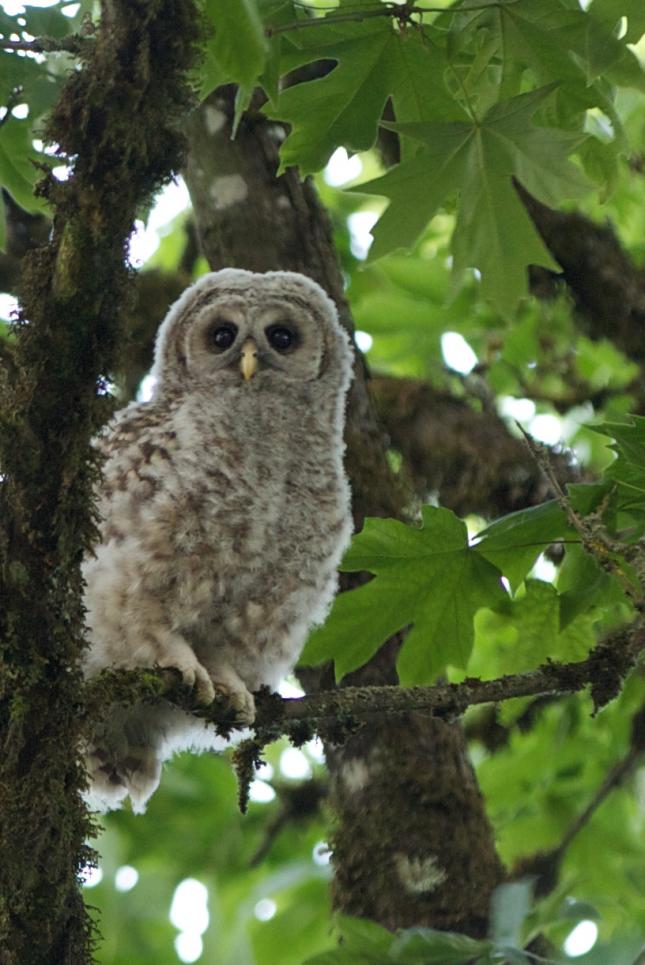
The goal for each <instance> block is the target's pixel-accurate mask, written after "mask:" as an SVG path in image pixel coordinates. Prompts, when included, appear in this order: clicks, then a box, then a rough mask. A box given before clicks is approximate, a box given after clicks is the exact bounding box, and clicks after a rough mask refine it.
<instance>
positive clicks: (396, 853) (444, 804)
mask: <svg viewBox="0 0 645 965" xmlns="http://www.w3.org/2000/svg"><path fill="white" fill-rule="evenodd" d="M232 103H233V92H232V91H230V90H228V89H225V88H223V89H221V90H220V91H218V92H216V93H215V94H214V95H212V96H211V98H210V99H209V101H208V102H207V103H206V104H204V105H203V106H202V107H201V108H200V110H199V111H197V112H196V113H195V114H194V115H193V116H192V119H191V121H190V124H189V131H188V134H189V154H188V164H187V168H186V172H185V173H186V179H187V182H188V187H189V190H190V193H191V198H192V202H193V208H194V211H195V218H196V222H197V228H198V232H199V235H200V238H201V243H202V247H203V250H204V254H205V255H206V258H207V260H208V261H209V263H210V265H211V267H212V268H213V269H217V268H221V267H224V266H234V267H239V268H248V269H251V270H256V271H266V270H269V269H291V270H295V271H301V272H303V273H304V274H307V275H310V276H311V277H313V278H315V280H316V281H318V282H319V283H320V284H321V285H322V286H323V287H324V288H325V289H326V290H327V291H328V292H329V293H330V294H331V295H332V297H333V298H334V300H335V301H336V303H337V305H338V307H339V311H340V315H341V318H342V321H343V324H345V325H346V326H347V327H348V329H350V331H351V329H352V322H351V317H350V314H349V309H348V306H347V302H346V299H345V297H344V294H343V284H342V276H341V273H340V269H339V265H338V261H337V258H336V255H335V251H334V247H333V241H332V233H331V226H330V223H329V220H328V218H327V215H326V213H325V211H324V209H323V208H322V207H321V205H320V203H319V201H318V199H317V196H316V193H315V190H314V188H313V185H312V184H311V182H310V181H305V182H302V181H300V180H299V178H298V177H297V174H296V172H295V171H294V170H289V171H287V172H286V173H285V174H284V175H283V176H282V177H280V178H276V170H277V163H278V157H277V153H278V145H279V142H280V138H281V136H282V133H283V132H282V129H281V128H280V127H277V126H276V125H274V124H271V123H269V122H267V121H266V120H264V119H263V118H262V117H255V116H253V115H251V116H248V117H246V118H245V119H243V121H242V123H241V125H240V128H239V130H238V133H237V137H236V138H235V140H233V141H231V139H230V119H231V114H232ZM346 438H347V444H348V451H347V465H348V470H349V473H350V476H351V480H352V489H353V496H354V514H355V519H356V525H357V527H360V526H361V524H362V520H363V518H364V517H365V516H366V515H371V516H401V515H403V514H404V512H405V506H406V503H407V500H408V494H407V493H406V492H405V491H404V490H403V489H402V487H401V485H400V483H399V481H398V480H397V479H396V477H393V476H392V474H391V472H390V470H389V468H388V463H387V459H386V453H385V441H384V438H383V434H382V432H381V430H380V428H379V426H378V423H377V421H376V419H375V417H374V415H373V411H372V407H371V403H370V398H369V393H368V387H367V376H366V370H365V366H364V364H363V362H362V360H361V359H360V358H359V359H358V362H357V366H356V378H355V381H354V385H353V388H352V392H351V397H350V402H349V409H348V426H347V434H346ZM399 643H400V641H398V640H392V641H390V643H389V644H388V645H386V646H385V647H384V648H383V650H382V651H381V652H380V653H379V654H378V655H377V656H376V657H375V658H374V660H372V661H371V662H370V664H368V665H367V666H366V667H365V668H363V669H362V670H360V671H358V672H357V673H355V674H353V675H352V676H351V680H350V681H349V682H351V683H354V684H361V685H367V684H396V672H395V667H394V662H395V658H396V653H397V649H398V645H399ZM303 679H306V681H307V684H308V686H310V687H311V688H314V689H315V688H316V687H319V686H321V685H323V684H324V685H325V686H329V685H331V680H330V679H329V676H328V675H322V676H321V675H320V674H317V673H311V672H308V673H307V674H305V675H303ZM327 759H328V765H329V771H330V778H331V795H330V809H331V812H332V821H333V830H332V839H331V844H332V848H333V864H334V871H335V877H334V885H333V899H334V905H335V907H336V908H337V909H338V910H340V911H342V912H344V913H346V914H351V915H357V916H362V917H366V918H370V919H372V920H374V921H377V922H380V923H381V924H383V925H385V926H387V927H389V928H393V929H394V928H397V927H405V926H412V925H427V926H432V927H437V928H443V929H455V930H462V931H465V932H468V933H469V934H471V935H474V936H481V935H482V934H484V933H485V932H486V929H487V924H488V907H489V900H490V895H491V892H492V891H493V889H494V888H495V887H496V886H497V885H498V884H499V883H500V881H501V880H502V877H503V869H502V867H501V864H500V862H499V859H498V857H497V855H496V852H495V849H494V845H493V840H492V833H491V828H490V825H489V823H488V820H487V817H486V813H485V810H484V804H483V800H482V797H481V794H480V792H479V788H478V786H477V783H476V779H475V776H474V773H473V770H472V767H471V765H470V763H469V762H468V759H467V756H466V748H465V741H464V738H463V735H462V731H461V729H460V727H459V726H457V725H452V724H447V723H443V722H442V721H440V720H435V719H431V718H428V717H425V716H423V715H419V714H410V715H408V716H405V717H401V718H395V719H389V720H382V721H374V720H373V721H372V722H371V723H370V724H369V727H364V728H363V729H362V730H360V731H359V732H358V733H357V734H356V735H355V736H354V737H353V738H352V739H350V740H349V741H347V742H346V743H345V744H344V745H343V746H342V747H335V748H333V747H328V748H327Z"/></svg>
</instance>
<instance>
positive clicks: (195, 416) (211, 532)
mask: <svg viewBox="0 0 645 965" xmlns="http://www.w3.org/2000/svg"><path fill="white" fill-rule="evenodd" d="M351 359H352V352H351V348H350V344H349V340H348V338H347V335H346V334H345V333H344V332H343V330H342V329H341V327H340V325H339V323H338V319H337V316H336V310H335V307H334V305H333V303H332V302H331V301H330V299H329V298H328V297H327V295H325V293H324V292H323V291H322V289H321V288H320V287H319V286H318V285H316V284H315V283H314V282H313V281H311V280H310V279H308V278H306V277H304V276H303V275H298V274H295V273H293V272H268V273H267V274H255V273H252V272H248V271H241V270H237V269H225V270H224V271H220V272H214V273H212V274H209V275H205V276H204V277H202V278H200V279H199V281H198V282H197V283H196V284H195V285H193V286H192V287H191V288H189V289H188V290H187V291H186V292H184V294H183V295H182V296H181V298H180V299H179V300H178V301H177V302H176V303H175V305H174V306H173V307H172V308H171V309H170V311H169V313H168V315H167V317H166V319H165V321H164V322H163V324H162V326H161V328H160V330H159V334H158V336H157V346H156V355H155V368H154V374H155V375H156V377H157V383H156V387H155V390H154V395H153V398H152V400H151V401H150V402H149V403H145V404H144V403H134V404H132V405H130V406H128V407H127V408H126V409H124V410H123V411H122V412H121V413H118V414H117V416H116V417H115V419H114V420H113V421H112V423H111V424H110V425H109V426H108V429H107V431H106V433H105V434H104V435H103V436H102V437H101V439H100V440H99V445H100V447H101V449H102V451H103V452H104V454H105V456H106V462H105V467H104V475H105V479H104V483H103V486H102V489H101V492H100V503H99V509H100V512H101V515H102V518H103V523H102V530H101V535H102V541H101V543H100V544H99V545H98V547H97V548H96V552H95V555H94V556H93V557H91V558H88V559H87V560H86V562H85V566H84V574H85V579H86V581H87V591H86V597H85V602H86V606H87V611H88V612H87V622H88V627H89V631H90V633H89V636H90V647H89V650H88V653H87V657H86V672H87V674H88V675H92V674H95V673H98V672H99V671H100V670H101V669H103V668H104V667H130V668H133V667H151V666H161V667H166V666H169V667H177V668H179V670H180V671H181V673H182V675H183V677H184V680H185V681H186V682H187V683H189V684H190V685H191V686H194V687H195V690H196V694H197V696H198V697H199V699H200V700H201V701H202V702H205V703H206V702H209V701H210V700H211V699H212V697H213V695H214V693H215V691H219V692H223V693H225V694H226V695H227V696H228V698H229V699H230V701H231V703H232V705H233V706H234V707H235V709H236V711H237V714H238V720H239V722H240V724H244V723H250V722H251V721H252V720H253V716H254V704H253V697H252V692H253V691H254V690H257V689H258V688H259V687H260V686H262V685H266V686H269V687H275V686H276V685H277V684H278V682H279V680H280V679H281V678H282V677H283V676H284V675H285V674H286V673H288V672H289V670H291V669H292V667H293V666H294V664H295V662H296V660H297V658H298V655H299V653H300V650H301V649H302V646H303V644H304V641H305V638H306V635H307V632H308V630H309V628H310V627H311V626H312V624H314V623H317V622H321V621H322V620H323V619H324V617H325V615H326V613H327V610H328V608H329V605H330V604H331V600H332V598H333V595H334V593H335V590H336V581H337V578H336V568H337V565H338V563H339V561H340V558H341V555H342V553H343V551H344V549H345V547H346V545H347V542H348V540H349V535H350V532H351V517H350V507H349V489H348V484H347V480H346V477H345V474H344V470H343V465H342V456H343V449H344V446H343V441H342V430H343V419H344V415H343V413H344V403H345V395H346V391H347V388H348V385H349V382H350V378H351ZM222 743H223V742H222V741H221V740H220V739H219V738H217V737H216V735H215V733H214V731H213V729H212V728H209V727H208V726H206V725H204V724H203V723H202V722H200V721H199V720H197V719H196V718H194V717H192V716H190V715H188V714H185V713H183V712H181V711H179V710H177V709H175V708H172V707H169V706H166V707H162V706H150V705H137V706H135V707H132V708H126V709H124V710H121V709H120V708H119V709H117V708H114V712H112V713H110V714H109V715H108V718H107V719H106V721H105V723H103V724H102V725H101V726H100V729H99V730H97V733H96V734H95V735H94V738H93V741H92V746H91V748H90V749H89V751H88V769H89V771H90V778H91V781H92V787H91V791H90V795H89V799H90V805H91V806H92V807H95V808H96V809H98V810H105V809H109V808H113V807H118V806H119V805H120V803H121V802H122V800H123V799H124V798H125V797H126V796H127V795H128V794H129V795H130V798H131V800H132V805H133V808H134V809H135V810H143V809H144V808H145V805H146V802H147V800H148V798H149V797H150V795H151V794H152V793H153V791H154V790H155V788H156V787H157V785H158V783H159V778H160V772H161V764H162V762H163V761H164V760H166V759H167V758H168V757H169V756H170V755H171V754H172V753H173V752H174V751H176V750H182V749H187V748H193V749H196V750H198V749H206V748H215V747H217V746H222Z"/></svg>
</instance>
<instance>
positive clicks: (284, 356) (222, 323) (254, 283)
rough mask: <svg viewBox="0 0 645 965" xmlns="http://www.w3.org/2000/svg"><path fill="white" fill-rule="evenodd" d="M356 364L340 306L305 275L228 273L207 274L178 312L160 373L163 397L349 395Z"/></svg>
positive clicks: (161, 342)
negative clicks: (320, 391) (292, 390)
mask: <svg viewBox="0 0 645 965" xmlns="http://www.w3.org/2000/svg"><path fill="white" fill-rule="evenodd" d="M351 364H352V350H351V345H350V342H349V338H348V336H347V334H346V333H345V331H344V330H343V329H342V328H341V326H340V323H339V321H338V315H337V312H336V307H335V305H334V303H333V302H332V301H331V299H330V298H329V296H328V295H327V294H326V293H325V292H324V291H323V289H322V288H321V287H320V286H319V285H317V284H316V282H314V281H312V280H311V279H310V278H307V277H306V276H305V275H300V274H298V273H297V272H288V271H270V272H266V273H265V274H260V273H256V272H251V271H243V270H241V269H237V268H225V269H224V270H222V271H215V272H211V273H210V274H207V275H203V276H202V277H201V278H200V279H199V280H198V281H197V282H195V284H194V285H192V286H191V287H190V288H188V289H187V290H186V291H185V292H184V293H183V294H182V295H181V297H180V298H179V299H178V300H177V301H176V302H175V304H174V305H173V306H172V307H171V308H170V310H169V312H168V315H167V316H166V318H165V319H164V321H163V323H162V325H161V327H160V329H159V332H158V335H157V343H156V349H155V364H154V369H153V373H154V374H155V375H156V376H157V380H158V390H157V391H158V392H161V393H168V392H171V393H181V392H182V390H186V389H189V390H190V391H191V392H193V391H195V389H196V388H202V389H205V390H206V391H209V390H212V391H218V390H221V389H223V388H226V387H235V388H236V390H237V389H240V388H241V389H242V390H243V391H249V392H251V391H258V390H261V389H262V388H273V389H275V388H278V389H279V388H283V389H284V388H287V387H288V386H289V385H297V384H300V385H301V384H302V383H312V382H321V381H324V382H327V383H329V388H333V389H335V390H336V391H340V392H344V390H345V389H346V388H347V386H348V385H349V381H350V379H351ZM245 387H246V388H245Z"/></svg>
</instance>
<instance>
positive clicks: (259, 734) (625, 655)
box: [86, 618, 645, 745]
mask: <svg viewBox="0 0 645 965" xmlns="http://www.w3.org/2000/svg"><path fill="white" fill-rule="evenodd" d="M644 649H645V627H644V626H643V622H642V619H641V618H639V619H638V620H637V621H636V622H635V623H634V624H633V625H632V626H631V627H627V628H624V629H621V630H618V631H616V632H614V633H612V634H611V635H610V636H608V637H607V638H606V639H605V640H603V641H601V643H599V644H598V645H597V646H596V647H595V648H594V650H592V651H591V653H590V654H589V656H588V657H587V658H586V659H585V660H580V661H576V662H572V663H551V662H549V663H546V664H544V665H543V666H541V667H539V668H538V669H537V670H532V671H530V672H528V673H520V674H509V675H508V676H505V677H498V678H496V679H494V680H479V679H477V678H467V679H466V680H464V681H463V682H462V683H458V684H450V683H439V684H435V685H434V686H431V687H391V686H389V687H340V688H338V689H335V690H327V691H322V692H320V693H317V694H310V695H307V696H304V697H297V698H283V697H280V696H279V695H278V694H270V693H268V692H267V691H261V692H259V693H258V694H257V695H256V703H257V718H256V723H255V730H256V740H257V742H258V744H259V745H264V744H266V743H269V742H270V741H272V740H275V739H276V738H277V737H279V736H280V735H282V734H285V735H288V736H290V737H294V738H296V739H303V735H304V734H306V733H307V732H315V731H320V730H322V731H323V732H328V731H329V728H330V727H333V728H334V729H335V730H338V731H339V733H340V734H342V731H343V730H344V729H347V730H352V729H353V728H354V727H355V726H356V724H358V723H359V722H360V721H361V720H365V719H368V718H370V717H372V716H374V715H380V716H390V715H396V714H406V713H410V712H420V713H429V714H433V715H436V716H441V717H448V718H454V717H459V716H460V715H461V714H463V713H464V711H465V710H466V709H467V708H468V707H471V706H475V705H477V704H486V703H497V702H499V701H504V700H510V699H512V698H514V697H538V696H541V697H543V696H549V695H565V694H572V693H576V692H578V691H580V690H583V689H584V688H585V687H586V686H589V685H590V686H591V696H592V698H593V701H594V705H595V707H596V709H599V708H600V707H603V706H604V705H605V704H606V703H608V702H609V701H610V700H611V699H612V698H614V697H615V696H617V694H618V693H619V692H620V689H621V687H622V683H623V680H624V678H625V676H626V675H627V673H628V672H629V671H630V670H631V668H632V667H633V666H634V664H635V663H636V661H637V659H638V656H639V654H640V653H641V652H642V651H643V650H644ZM159 699H164V700H168V701H170V702H171V703H173V704H176V705H177V706H179V707H182V708H183V709H185V710H187V711H190V712H192V713H195V714H196V715H197V716H199V717H201V718H203V719H205V720H208V721H210V722H211V723H213V724H215V725H216V726H217V727H218V729H220V730H222V731H223V732H225V733H227V732H229V731H230V730H231V729H232V727H233V726H234V723H235V721H234V718H233V716H232V712H231V709H230V707H228V705H227V704H226V702H225V700H224V699H223V698H216V700H215V701H214V702H213V703H212V704H210V705H209V706H208V707H198V708H195V706H194V703H193V701H192V696H191V694H190V692H188V691H187V690H186V688H185V687H184V686H183V685H182V684H181V683H180V682H179V679H178V675H175V673H174V672H172V671H170V672H169V671H163V670H138V671H125V670H107V671H103V673H101V674H100V675H99V676H97V677H96V678H94V679H93V680H91V681H90V682H89V683H88V685H87V693H86V707H87V711H88V713H89V714H90V715H92V716H93V715H94V714H97V713H100V712H101V710H102V709H104V708H106V707H107V706H109V704H110V703H114V702H119V701H121V702H124V703H131V702H133V701H136V700H151V701H154V700H159Z"/></svg>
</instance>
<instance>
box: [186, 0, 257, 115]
mask: <svg viewBox="0 0 645 965" xmlns="http://www.w3.org/2000/svg"><path fill="white" fill-rule="evenodd" d="M203 8H204V15H205V18H206V20H207V22H208V23H209V24H210V25H211V27H212V28H213V36H212V38H211V40H210V42H209V44H208V46H207V48H206V52H205V57H204V63H203V65H202V67H201V70H200V92H201V96H202V97H206V95H207V94H209V93H210V92H211V91H212V90H213V89H214V88H215V87H218V86H219V85H220V84H225V83H235V84H239V85H240V87H241V88H242V89H243V90H244V91H248V90H252V88H253V85H254V84H255V83H256V82H257V79H258V77H259V76H260V74H261V72H262V70H263V68H264V64H265V60H266V55H267V47H268V45H267V40H266V38H265V36H264V27H263V25H262V20H261V18H260V15H259V13H258V9H257V6H256V4H255V2H254V0H235V2H233V0H203Z"/></svg>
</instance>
